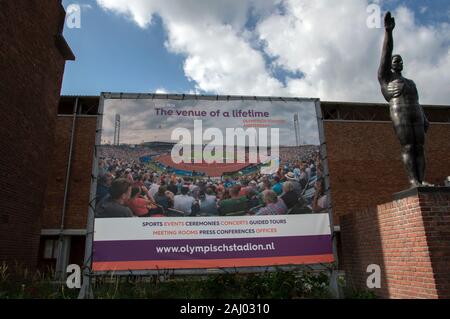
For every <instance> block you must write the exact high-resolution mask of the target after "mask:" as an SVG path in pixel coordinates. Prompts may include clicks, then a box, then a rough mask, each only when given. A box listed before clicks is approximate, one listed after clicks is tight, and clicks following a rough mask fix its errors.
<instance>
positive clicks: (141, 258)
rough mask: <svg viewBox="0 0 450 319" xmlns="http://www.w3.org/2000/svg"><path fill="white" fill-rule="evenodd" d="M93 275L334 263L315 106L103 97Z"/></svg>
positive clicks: (277, 100) (263, 100)
mask: <svg viewBox="0 0 450 319" xmlns="http://www.w3.org/2000/svg"><path fill="white" fill-rule="evenodd" d="M101 108H102V112H101V113H102V116H101V118H102V119H101V120H100V121H99V126H100V127H99V130H98V131H99V134H101V135H99V137H98V139H97V142H98V145H97V150H96V163H95V165H96V167H95V168H94V172H95V174H96V175H97V179H96V187H95V189H94V190H95V194H93V198H95V220H94V221H93V223H91V225H92V226H93V230H94V236H93V242H92V252H93V255H92V269H93V271H94V272H105V271H116V272H119V273H120V272H121V271H130V270H139V271H154V270H163V269H178V270H179V269H184V270H189V269H192V270H194V269H195V270H199V269H217V268H232V269H239V268H241V267H260V266H266V267H267V266H288V265H301V264H318V263H330V262H333V261H334V257H333V245H332V235H331V218H330V216H331V214H330V209H329V207H331V205H330V198H329V194H328V193H327V191H326V188H327V187H326V185H327V184H328V183H327V174H326V163H325V162H324V160H323V158H324V152H325V148H324V141H323V137H322V134H321V122H320V119H319V118H320V117H319V116H318V113H317V112H318V110H319V108H320V105H319V101H318V100H316V99H298V98H295V99H294V98H290V99H286V98H258V97H251V98H249V97H225V96H214V97H211V96H185V95H183V96H181V95H180V96H164V95H119V94H103V95H102V100H101Z"/></svg>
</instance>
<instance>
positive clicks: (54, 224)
mask: <svg viewBox="0 0 450 319" xmlns="http://www.w3.org/2000/svg"><path fill="white" fill-rule="evenodd" d="M72 123H73V118H72V117H71V116H64V117H58V119H57V122H56V135H55V148H54V151H53V156H52V158H53V160H52V162H51V170H50V175H49V177H48V190H47V195H46V200H45V209H44V211H43V215H42V228H43V229H55V228H56V229H57V228H59V227H60V225H61V213H62V207H63V200H64V186H65V180H66V170H67V164H68V158H69V147H70V138H71V132H72ZM96 125H97V118H96V117H77V120H76V124H75V138H74V147H73V150H72V152H73V153H72V166H71V172H70V182H69V191H68V197H67V206H66V218H65V228H66V229H85V228H86V223H87V212H88V205H89V196H90V185H91V171H92V158H93V155H94V153H93V152H94V145H95V131H96Z"/></svg>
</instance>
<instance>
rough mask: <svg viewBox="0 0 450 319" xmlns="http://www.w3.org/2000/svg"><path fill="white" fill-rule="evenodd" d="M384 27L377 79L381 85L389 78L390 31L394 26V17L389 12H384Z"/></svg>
mask: <svg viewBox="0 0 450 319" xmlns="http://www.w3.org/2000/svg"><path fill="white" fill-rule="evenodd" d="M384 28H385V30H386V32H385V34H384V43H383V51H382V56H381V63H380V68H379V69H378V81H379V82H380V84H381V85H383V84H386V83H387V82H389V80H390V78H391V60H392V51H393V50H394V38H393V36H392V31H393V30H394V28H395V19H394V18H393V17H392V16H391V13H390V12H388V13H386V16H385V17H384Z"/></svg>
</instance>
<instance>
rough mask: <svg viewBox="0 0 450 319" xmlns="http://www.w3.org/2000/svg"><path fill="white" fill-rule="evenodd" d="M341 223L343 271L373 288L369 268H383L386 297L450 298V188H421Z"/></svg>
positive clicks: (360, 284) (363, 286) (353, 282)
mask: <svg viewBox="0 0 450 319" xmlns="http://www.w3.org/2000/svg"><path fill="white" fill-rule="evenodd" d="M394 198H395V200H394V201H392V202H390V203H386V204H383V205H379V206H377V207H376V208H372V209H367V210H363V211H357V212H353V213H351V214H349V215H345V216H343V218H342V219H341V237H342V249H343V258H342V265H341V266H342V268H343V269H344V270H345V273H346V278H347V281H348V283H349V284H350V285H351V286H353V287H355V288H358V289H368V288H367V286H366V279H367V277H368V276H369V275H370V273H367V272H366V270H367V266H368V265H371V264H377V265H379V266H380V268H381V288H374V289H371V290H373V291H374V292H375V294H377V295H378V296H380V297H382V298H450V188H448V187H423V188H422V187H419V188H412V189H409V190H407V191H403V192H400V193H397V194H395V195H394Z"/></svg>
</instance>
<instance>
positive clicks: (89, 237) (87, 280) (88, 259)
mask: <svg viewBox="0 0 450 319" xmlns="http://www.w3.org/2000/svg"><path fill="white" fill-rule="evenodd" d="M107 99H119V100H122V99H129V100H139V99H152V100H154V99H161V100H204V101H269V102H274V101H278V102H280V101H281V102H304V101H308V102H314V105H315V111H316V118H317V125H318V131H319V142H320V156H321V161H322V164H323V169H324V181H325V194H326V195H327V198H328V205H329V206H328V209H327V210H328V216H329V222H330V232H331V236H332V249H333V256H334V263H332V264H331V265H338V255H337V243H336V236H335V231H334V223H333V209H332V205H331V203H332V201H331V192H330V186H329V185H330V183H329V169H328V154H327V148H326V139H325V130H324V124H323V112H322V109H321V106H320V99H319V98H299V97H273V96H239V95H193V94H157V93H113V92H102V93H101V94H100V99H99V108H98V115H97V128H96V136H95V145H94V156H93V161H92V173H91V189H90V199H89V208H88V221H87V227H86V244H85V257H84V264H83V268H82V270H83V282H82V286H81V289H80V294H79V298H92V297H93V293H92V288H91V278H92V277H93V276H104V275H111V274H113V275H115V276H155V275H158V276H160V275H211V274H223V273H264V272H273V271H277V270H283V271H296V270H305V269H311V270H317V271H325V270H328V271H332V272H335V271H336V269H335V266H332V267H331V268H330V267H327V266H326V265H330V264H305V265H280V266H254V267H239V268H212V269H207V268H204V269H203V268H202V269H161V270H159V269H158V270H129V271H115V272H111V271H97V272H94V271H92V256H93V243H94V223H95V206H96V192H97V176H98V156H97V148H98V147H99V146H101V136H102V130H103V128H102V125H103V112H104V104H105V100H107Z"/></svg>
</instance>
